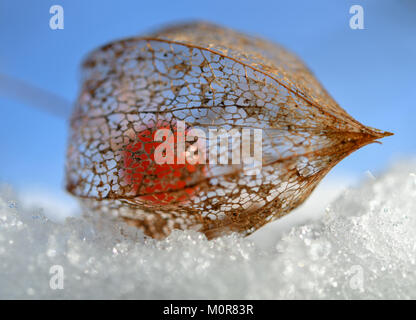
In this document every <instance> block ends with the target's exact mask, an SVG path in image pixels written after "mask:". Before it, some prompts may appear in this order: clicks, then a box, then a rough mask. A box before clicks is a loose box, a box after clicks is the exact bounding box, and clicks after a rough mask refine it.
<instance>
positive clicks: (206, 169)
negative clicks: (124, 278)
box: [67, 23, 390, 238]
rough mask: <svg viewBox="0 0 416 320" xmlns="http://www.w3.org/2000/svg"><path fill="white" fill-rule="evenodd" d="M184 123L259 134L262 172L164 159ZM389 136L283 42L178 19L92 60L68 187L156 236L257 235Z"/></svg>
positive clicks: (74, 126)
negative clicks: (164, 140)
mask: <svg viewBox="0 0 416 320" xmlns="http://www.w3.org/2000/svg"><path fill="white" fill-rule="evenodd" d="M178 120H184V121H185V122H186V126H187V128H191V127H192V128H199V129H202V130H204V131H207V130H208V129H209V128H219V127H221V128H225V129H228V130H230V129H233V128H238V129H240V128H258V129H262V130H263V142H262V149H263V154H262V168H261V172H260V173H259V174H257V175H246V174H245V173H244V170H243V166H242V165H235V164H232V165H231V164H230V165H220V164H213V163H206V164H199V165H191V164H189V163H186V164H182V165H181V164H175V165H158V164H156V163H155V162H154V161H153V160H154V159H153V152H154V150H155V148H156V147H157V144H156V143H155V142H154V140H153V139H152V137H153V134H154V132H155V130H156V129H158V128H170V129H171V130H172V131H175V126H176V123H177V121H178ZM187 130H188V129H187ZM388 135H390V133H388V132H383V131H380V130H377V129H373V128H370V127H367V126H364V125H362V124H361V123H359V122H358V121H357V120H355V119H353V118H352V117H351V116H350V115H348V114H347V112H346V111H345V110H343V109H342V108H341V107H340V106H339V105H338V104H337V103H336V102H335V101H334V100H333V99H332V98H331V97H330V96H329V94H328V93H327V92H326V91H325V90H324V89H323V88H322V86H321V85H320V84H319V82H318V81H317V80H316V79H315V78H314V77H313V75H312V74H311V72H310V71H309V70H308V69H307V68H306V67H305V65H304V64H303V63H302V62H301V61H300V60H299V59H298V58H297V57H295V56H294V55H293V54H291V53H289V52H288V51H286V50H285V49H284V48H282V47H280V46H278V45H276V44H274V43H271V42H268V41H265V40H262V39H259V38H255V37H250V36H247V35H244V34H241V33H238V32H235V31H233V30H229V29H226V28H222V27H218V26H215V25H211V24H207V23H192V24H185V25H178V26H173V27H170V28H167V29H162V30H161V31H159V32H157V33H154V34H150V35H148V36H143V37H137V38H130V39H125V40H120V41H116V42H113V43H110V44H108V45H105V46H103V47H101V48H99V49H97V50H95V51H94V52H92V53H91V54H90V55H89V57H88V58H87V59H86V61H85V62H84V64H83V85H82V91H81V94H80V96H79V99H78V102H77V105H76V108H75V111H74V113H73V116H72V119H71V136H70V143H69V149H68V161H67V190H68V191H69V192H70V193H72V194H73V195H75V196H77V197H79V198H81V199H82V202H83V203H84V204H85V205H86V207H87V208H91V209H93V210H95V211H99V212H100V213H103V214H116V215H117V216H120V217H122V218H124V219H125V220H126V221H127V222H128V223H129V224H132V225H135V226H137V227H139V228H141V229H143V230H144V232H145V234H147V235H149V236H151V237H154V238H163V237H165V236H166V235H168V234H169V233H170V232H171V231H172V230H173V229H175V228H177V229H194V230H199V231H201V232H204V233H205V234H206V236H207V237H208V238H213V237H216V236H219V235H222V234H224V233H229V232H239V233H242V234H244V235H248V234H250V233H252V232H253V231H255V230H257V229H258V228H260V227H261V226H263V225H264V224H266V223H268V222H270V221H272V220H274V219H277V218H280V217H282V216H283V215H285V214H287V213H289V212H290V211H291V210H293V209H294V208H296V207H297V206H299V205H300V204H301V203H302V202H303V201H305V199H306V198H307V197H308V196H309V195H310V194H311V192H312V191H313V189H314V188H315V187H316V186H317V184H318V183H319V182H320V180H321V179H322V178H323V177H324V176H325V175H326V174H327V173H328V171H329V170H330V169H331V168H332V167H333V166H335V165H336V164H337V163H338V162H339V161H340V160H342V159H343V158H344V157H346V156H348V155H349V154H350V153H352V152H353V151H355V150H357V149H359V148H361V147H363V146H365V145H367V144H369V143H372V142H374V141H375V140H376V139H379V138H382V137H385V136H388ZM175 139H179V137H175ZM190 144H191V143H190V142H186V146H187V147H189V145H190Z"/></svg>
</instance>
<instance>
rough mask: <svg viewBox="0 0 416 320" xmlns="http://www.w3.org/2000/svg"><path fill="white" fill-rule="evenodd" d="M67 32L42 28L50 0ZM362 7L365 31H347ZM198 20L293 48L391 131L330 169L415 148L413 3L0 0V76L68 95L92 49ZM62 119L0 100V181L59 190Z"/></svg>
mask: <svg viewBox="0 0 416 320" xmlns="http://www.w3.org/2000/svg"><path fill="white" fill-rule="evenodd" d="M54 4H60V5H62V6H63V8H64V18H65V29H64V30H56V31H53V30H51V29H50V28H49V19H50V17H51V15H50V14H49V8H50V6H52V5H54ZM353 4H359V5H362V6H363V8H364V19H365V21H364V24H365V30H351V29H350V28H349V19H350V17H351V14H349V8H350V6H351V5H353ZM190 19H191V20H194V19H203V20H207V21H212V22H216V23H219V24H222V25H225V26H228V27H231V28H235V29H238V30H241V31H245V32H248V33H251V34H257V35H260V36H262V37H264V38H267V39H270V40H273V41H276V42H279V43H281V44H283V45H284V46H286V47H287V48H288V49H290V50H292V51H293V52H295V53H296V54H298V55H299V56H300V57H301V58H302V59H303V60H304V61H305V62H306V64H307V65H308V66H309V67H310V68H311V70H312V71H313V72H314V73H315V75H316V76H317V78H318V79H319V80H320V81H321V82H322V83H323V85H324V87H325V88H326V89H327V90H328V91H329V92H330V93H331V95H332V96H333V97H334V98H335V100H336V101H338V103H339V104H340V105H341V106H342V107H343V108H345V109H346V110H347V111H348V112H349V113H350V114H351V115H352V116H354V117H355V118H357V119H358V120H359V121H360V122H362V123H364V124H366V125H370V126H373V127H376V128H379V129H383V130H388V131H392V132H394V133H395V136H393V137H389V138H386V139H383V145H378V144H373V145H370V146H367V147H365V148H363V149H362V150H359V151H358V152H355V153H354V154H353V155H351V156H349V157H348V158H347V159H345V160H343V161H342V163H340V164H339V165H338V166H337V167H336V168H335V169H334V170H333V171H332V172H331V176H346V175H350V176H360V175H361V174H362V173H364V172H365V171H367V170H370V171H372V172H378V171H380V170H382V169H383V168H385V167H386V166H387V165H388V164H389V163H390V162H391V161H393V160H394V159H397V158H400V157H406V156H411V155H414V154H415V151H416V135H415V127H416V108H415V107H416V106H415V103H414V92H415V90H416V88H415V87H416V86H415V85H416V81H415V75H416V62H415V58H416V1H410V0H409V1H360V0H357V1H329V0H328V1H297V0H295V1H262V0H255V1H253V0H250V1H244V0H238V1H225V0H221V1H214V0H213V1H198V0H191V1H180V0H175V1H155V0H151V1H149V0H145V1H114V2H113V1H98V0H88V1H85V0H84V1H82V0H67V1H59V0H54V1H49V0H40V1H30V0H27V1H22V0H0V40H1V42H0V43H1V46H0V73H3V74H8V75H11V76H14V77H17V78H20V79H22V80H25V81H27V82H30V83H33V84H35V85H36V86H38V87H40V88H43V89H45V90H48V91H50V92H53V93H55V94H58V95H60V96H62V97H65V98H66V99H68V100H70V101H74V99H75V98H76V95H77V91H78V87H79V82H78V81H79V65H80V62H81V61H82V59H83V57H85V55H86V54H87V53H88V52H89V51H90V50H92V49H94V48H96V47H97V46H100V45H102V44H104V43H106V42H109V41H111V40H114V39H117V38H123V37H128V36H132V35H137V34H140V33H141V32H144V31H149V30H152V28H155V27H159V26H160V25H161V24H166V23H171V22H175V21H184V20H190ZM67 134H68V125H67V122H66V121H65V119H62V118H59V117H55V116H52V115H50V114H47V113H45V112H44V111H41V110H39V109H34V108H32V107H30V106H28V105H26V104H24V103H21V102H19V101H12V100H10V99H6V98H4V97H0V150H1V151H0V154H1V156H0V182H7V183H11V184H12V185H13V186H15V188H17V189H22V190H25V189H26V190H27V189H28V188H32V186H37V187H39V188H44V189H48V190H62V189H63V185H64V162H65V149H66V141H67Z"/></svg>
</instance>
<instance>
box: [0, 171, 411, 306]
mask: <svg viewBox="0 0 416 320" xmlns="http://www.w3.org/2000/svg"><path fill="white" fill-rule="evenodd" d="M415 200H416V164H415V163H407V164H401V165H397V166H395V167H393V168H391V169H390V170H389V171H388V172H386V173H385V174H384V175H381V176H379V177H377V178H374V179H373V178H372V179H368V180H367V181H365V182H363V183H362V184H361V185H360V186H359V187H356V188H353V189H349V190H348V191H346V192H344V193H343V194H342V195H341V196H340V197H339V198H337V199H336V200H335V201H334V202H333V203H332V204H331V206H330V207H329V208H328V209H327V210H326V213H325V214H324V215H323V216H322V217H321V218H320V219H319V220H315V221H312V222H310V223H307V224H303V225H300V226H295V227H293V228H292V229H291V230H290V232H287V233H286V234H284V235H283V236H280V237H279V238H276V240H275V245H274V246H273V247H272V248H268V249H265V248H260V247H259V246H258V245H257V244H256V243H255V241H253V239H252V238H251V237H249V238H241V237H239V236H238V235H230V236H225V237H221V238H218V239H215V240H212V241H208V240H206V238H205V237H204V236H203V235H202V234H199V233H197V232H192V231H187V232H183V231H175V232H173V233H172V234H171V235H170V236H169V237H168V238H167V239H165V240H163V241H156V240H153V239H149V238H146V237H144V236H143V234H142V233H141V232H140V231H138V230H136V229H135V228H132V227H129V226H127V225H125V224H124V223H121V222H118V221H115V220H112V219H111V218H105V217H84V218H68V219H67V220H66V221H65V222H64V223H56V222H53V221H51V220H49V219H47V218H45V216H44V215H43V214H42V212H40V211H39V210H35V211H33V210H32V211H31V210H28V209H25V208H23V207H20V206H19V201H18V200H16V199H15V198H14V197H13V196H12V195H11V193H10V192H8V191H7V190H6V191H4V190H3V191H2V196H1V197H0V298H1V299H13V298H27V299H33V298H36V299H38V298H51V299H68V298H77V299H78V298H87V299H88V298H94V299H97V298H139V299H143V298H158V299H166V298H172V299H173V298H174V299H188V298H189V299H191V298H192V299H211V298H215V299H228V298H231V299H280V298H283V299H287V298H296V299H298V298H329V299H332V298H343V299H350V298H358V299H359V298H413V299H415V298H416V265H415V263H416V232H415V231H416V201H415ZM273 223H274V224H278V223H279V221H276V222H273ZM258 232H262V231H261V230H260V231H258ZM62 275H63V277H62Z"/></svg>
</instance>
